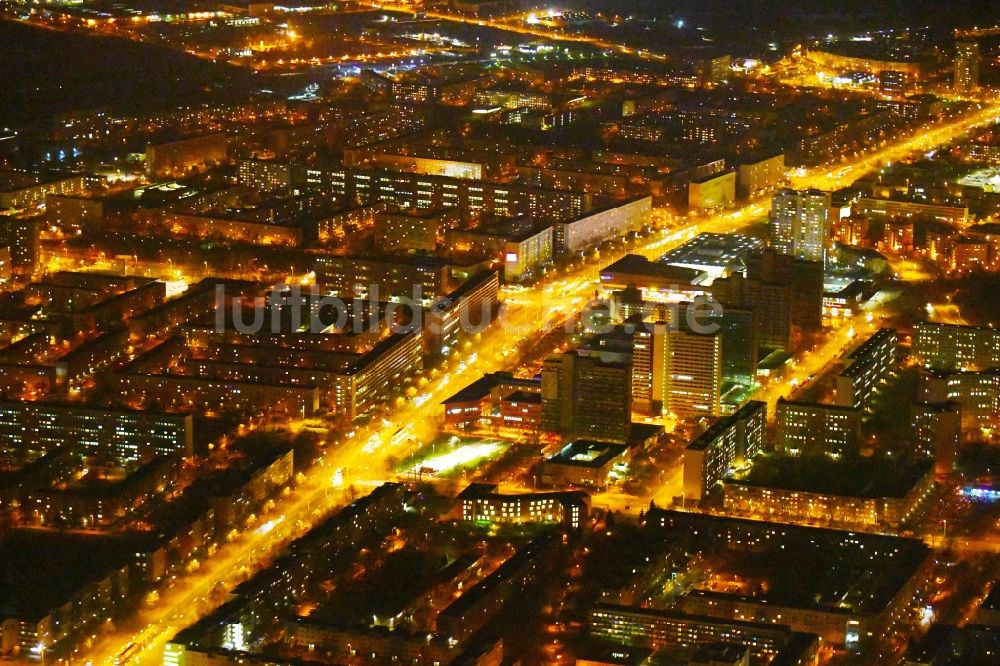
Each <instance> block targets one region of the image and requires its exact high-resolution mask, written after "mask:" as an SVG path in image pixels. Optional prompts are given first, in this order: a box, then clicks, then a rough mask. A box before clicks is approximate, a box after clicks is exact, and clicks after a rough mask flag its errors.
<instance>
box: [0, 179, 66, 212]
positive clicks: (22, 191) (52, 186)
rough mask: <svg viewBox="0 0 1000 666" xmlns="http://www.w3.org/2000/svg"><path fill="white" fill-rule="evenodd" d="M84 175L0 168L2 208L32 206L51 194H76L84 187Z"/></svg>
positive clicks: (0, 199)
mask: <svg viewBox="0 0 1000 666" xmlns="http://www.w3.org/2000/svg"><path fill="white" fill-rule="evenodd" d="M85 182H86V181H85V177H84V176H83V175H75V174H74V175H58V174H52V175H47V174H42V173H34V172H28V171H9V170H7V171H5V170H2V169H0V210H2V209H4V208H31V207H32V206H36V205H38V204H40V203H42V202H43V201H45V197H46V196H48V195H50V194H74V193H76V192H79V191H81V190H82V189H83V186H84V183H85Z"/></svg>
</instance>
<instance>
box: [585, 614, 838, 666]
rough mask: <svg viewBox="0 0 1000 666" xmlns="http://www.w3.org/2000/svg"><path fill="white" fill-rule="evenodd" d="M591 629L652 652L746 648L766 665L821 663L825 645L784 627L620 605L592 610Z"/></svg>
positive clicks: (607, 637) (812, 635)
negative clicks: (729, 646) (704, 647)
mask: <svg viewBox="0 0 1000 666" xmlns="http://www.w3.org/2000/svg"><path fill="white" fill-rule="evenodd" d="M590 631H591V634H592V635H593V636H595V637H597V638H601V639H603V640H607V641H611V642H613V643H618V644H621V645H625V646H642V647H649V648H652V649H660V648H671V647H678V648H695V647H697V646H699V645H708V644H712V645H719V644H732V645H739V646H745V647H747V648H749V650H750V654H751V656H752V657H754V658H755V659H760V660H762V662H766V663H780V664H783V665H785V664H788V665H795V666H806V665H807V664H813V663H815V661H816V658H817V655H818V654H819V648H820V645H821V641H820V638H819V636H817V635H815V634H808V633H796V632H794V631H792V630H791V628H789V627H788V625H785V624H780V623H777V624H775V623H770V622H767V623H765V622H751V621H743V620H726V619H720V618H717V617H708V616H704V615H689V614H687V613H683V612H678V611H675V610H660V609H654V608H641V607H638V606H619V605H615V604H598V605H597V606H595V607H594V608H592V609H591V611H590ZM779 659H780V661H778V660H779ZM772 660H774V661H772Z"/></svg>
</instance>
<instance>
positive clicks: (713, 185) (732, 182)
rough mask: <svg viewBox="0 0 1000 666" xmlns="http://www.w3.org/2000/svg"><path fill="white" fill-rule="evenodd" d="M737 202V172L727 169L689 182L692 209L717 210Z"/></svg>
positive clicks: (689, 198) (690, 206) (689, 197)
mask: <svg viewBox="0 0 1000 666" xmlns="http://www.w3.org/2000/svg"><path fill="white" fill-rule="evenodd" d="M735 202H736V172H735V171H726V172H723V173H720V174H713V175H711V176H706V177H705V178H699V179H696V180H692V181H691V182H690V183H689V184H688V208H689V209H690V210H715V209H718V208H728V207H730V206H732V205H733V204H734V203H735Z"/></svg>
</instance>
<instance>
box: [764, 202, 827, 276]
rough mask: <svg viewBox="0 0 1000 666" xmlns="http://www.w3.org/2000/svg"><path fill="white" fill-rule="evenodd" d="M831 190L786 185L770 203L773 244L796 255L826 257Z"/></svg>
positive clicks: (811, 258)
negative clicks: (796, 188) (787, 187)
mask: <svg viewBox="0 0 1000 666" xmlns="http://www.w3.org/2000/svg"><path fill="white" fill-rule="evenodd" d="M829 216H830V193H829V192H821V191H819V190H803V191H801V192H800V191H796V190H791V189H784V190H781V191H780V192H778V193H777V194H775V195H774V198H773V200H772V206H771V245H772V247H774V249H776V250H777V251H778V252H780V253H781V254H788V255H791V256H793V257H795V258H797V259H806V260H808V261H823V258H824V256H825V255H826V246H827V242H828V239H829V236H830V221H829Z"/></svg>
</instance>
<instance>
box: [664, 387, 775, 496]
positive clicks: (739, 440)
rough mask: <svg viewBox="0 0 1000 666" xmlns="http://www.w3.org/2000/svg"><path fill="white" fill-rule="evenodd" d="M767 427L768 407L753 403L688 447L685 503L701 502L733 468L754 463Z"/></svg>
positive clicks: (709, 430)
mask: <svg viewBox="0 0 1000 666" xmlns="http://www.w3.org/2000/svg"><path fill="white" fill-rule="evenodd" d="M766 424H767V404H766V403H763V402H759V401H756V400H751V401H750V402H748V403H747V404H745V405H744V406H743V407H741V408H740V409H739V410H737V411H736V412H735V413H734V414H731V415H729V416H726V417H723V418H722V419H719V420H718V421H716V422H715V423H713V424H712V425H711V426H710V427H709V428H708V430H706V431H705V432H703V433H702V434H701V435H699V436H698V438H697V439H695V440H694V441H692V442H691V443H690V444H688V445H687V447H685V449H684V451H683V453H682V457H681V463H682V465H683V476H682V482H683V491H684V498H685V500H692V501H695V502H697V501H699V500H701V499H702V498H704V497H705V495H706V494H707V493H708V492H709V491H710V490H711V489H712V488H713V487H714V486H715V484H717V483H719V482H720V481H722V480H723V479H724V478H725V477H726V476H727V475H728V474H729V472H730V470H732V469H733V467H734V466H737V465H744V464H746V463H747V462H749V461H750V460H751V459H753V458H754V457H755V456H756V455H757V454H758V453H759V452H760V451H761V448H762V447H763V445H764V427H765V425H766Z"/></svg>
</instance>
